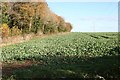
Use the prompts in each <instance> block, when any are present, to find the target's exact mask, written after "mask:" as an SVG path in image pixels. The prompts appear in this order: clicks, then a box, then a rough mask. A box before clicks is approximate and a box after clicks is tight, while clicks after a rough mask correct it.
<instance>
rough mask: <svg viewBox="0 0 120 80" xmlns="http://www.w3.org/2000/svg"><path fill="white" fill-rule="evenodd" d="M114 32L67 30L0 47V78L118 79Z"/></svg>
mask: <svg viewBox="0 0 120 80" xmlns="http://www.w3.org/2000/svg"><path fill="white" fill-rule="evenodd" d="M119 51H120V49H119V47H118V33H113V32H109V33H82V32H81V33H79V32H75V33H73V32H72V33H69V34H65V35H59V36H55V35H53V36H48V37H45V38H34V39H32V40H30V41H27V42H24V43H19V44H14V45H10V46H6V47H2V58H0V59H1V60H2V61H3V80H6V79H13V80H23V78H25V80H26V79H27V78H31V79H32V80H35V79H36V78H53V79H54V78H72V77H73V78H104V79H107V78H120V63H119V62H118V61H119V60H120V54H119Z"/></svg>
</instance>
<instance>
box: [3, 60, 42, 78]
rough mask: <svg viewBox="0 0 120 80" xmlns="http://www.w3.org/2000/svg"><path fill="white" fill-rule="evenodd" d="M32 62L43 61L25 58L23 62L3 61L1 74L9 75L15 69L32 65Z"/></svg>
mask: <svg viewBox="0 0 120 80" xmlns="http://www.w3.org/2000/svg"><path fill="white" fill-rule="evenodd" d="M33 64H43V62H37V61H30V60H26V61H24V62H13V63H3V64H2V74H3V76H11V75H12V73H13V72H14V71H15V70H17V69H25V68H28V67H30V66H32V65H33Z"/></svg>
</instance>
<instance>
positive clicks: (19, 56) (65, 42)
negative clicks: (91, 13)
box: [2, 33, 119, 61]
mask: <svg viewBox="0 0 120 80" xmlns="http://www.w3.org/2000/svg"><path fill="white" fill-rule="evenodd" d="M117 37H118V36H117V33H70V34H67V35H61V36H50V37H46V38H36V39H32V40H30V41H28V42H24V43H20V44H15V45H11V46H7V47H3V48H2V59H3V61H11V60H37V59H39V60H41V59H43V58H45V57H46V59H48V60H49V57H56V56H57V57H58V56H78V57H77V58H79V57H97V56H111V55H118V54H119V53H118V52H117V51H118V49H119V48H118V39H117Z"/></svg>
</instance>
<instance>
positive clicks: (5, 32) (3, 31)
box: [1, 23, 10, 38]
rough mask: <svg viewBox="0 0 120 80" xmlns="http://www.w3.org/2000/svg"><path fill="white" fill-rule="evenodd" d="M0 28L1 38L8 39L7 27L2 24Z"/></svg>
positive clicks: (8, 31)
mask: <svg viewBox="0 0 120 80" xmlns="http://www.w3.org/2000/svg"><path fill="white" fill-rule="evenodd" d="M1 28H2V38H4V37H8V36H9V33H10V29H9V26H8V25H7V24H6V23H4V24H2V26H1Z"/></svg>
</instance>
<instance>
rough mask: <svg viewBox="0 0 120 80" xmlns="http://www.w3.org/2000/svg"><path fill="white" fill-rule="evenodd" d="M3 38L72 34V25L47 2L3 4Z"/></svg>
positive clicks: (0, 15) (1, 16) (1, 25)
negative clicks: (25, 35)
mask: <svg viewBox="0 0 120 80" xmlns="http://www.w3.org/2000/svg"><path fill="white" fill-rule="evenodd" d="M0 10H1V14H0V18H1V23H0V29H2V37H8V36H14V35H21V34H29V33H34V34H51V33H59V32H70V31H71V29H72V25H71V24H70V23H69V22H65V20H64V19H63V18H62V17H61V16H58V15H56V14H55V13H53V12H52V11H51V10H50V8H49V7H48V4H47V3H46V2H2V3H1V6H0Z"/></svg>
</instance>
